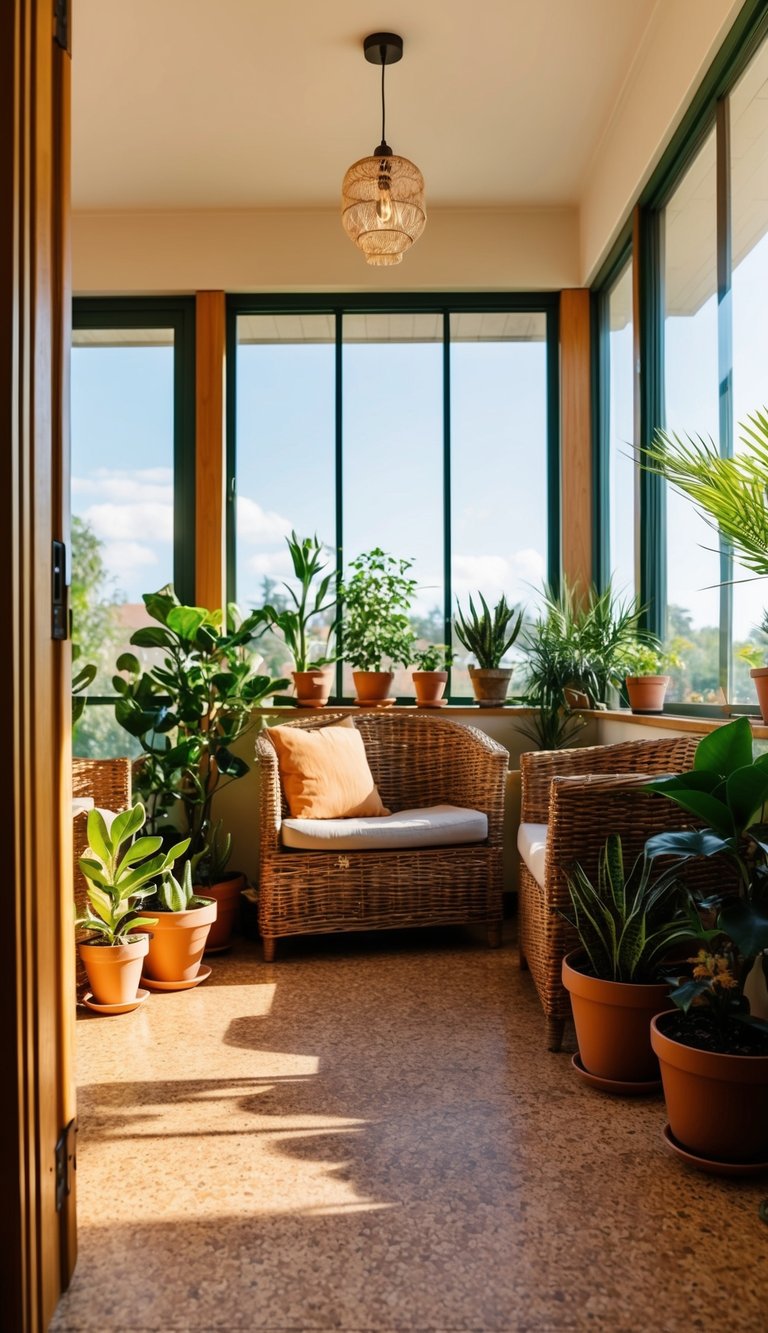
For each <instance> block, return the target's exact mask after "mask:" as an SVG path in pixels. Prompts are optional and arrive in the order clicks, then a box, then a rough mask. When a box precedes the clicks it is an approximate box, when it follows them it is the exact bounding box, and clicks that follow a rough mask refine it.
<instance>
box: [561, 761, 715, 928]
mask: <svg viewBox="0 0 768 1333" xmlns="http://www.w3.org/2000/svg"><path fill="white" fill-rule="evenodd" d="M647 782H648V775H645V774H642V775H641V774H637V773H632V774H628V773H624V774H621V773H615V774H612V775H600V774H591V775H582V776H578V777H570V778H567V777H556V778H553V780H552V789H551V797H550V806H549V810H550V818H549V821H548V833H547V854H546V866H545V884H546V890H545V892H546V897H547V902H548V906H549V907H550V908H555V909H557V908H564V907H569V906H570V896H569V893H568V875H569V873H570V871H571V870H572V868H573V866H574V865H575V864H576V863H577V862H578V863H579V864H580V865H581V866H583V868H584V870H585V871H586V873H587V874H588V875H589V876H590V877H591V876H593V875H595V874H596V872H597V866H598V862H599V858H600V855H601V852H602V849H603V847H604V845H605V840H606V838H607V837H608V835H609V834H611V833H618V834H619V835H620V837H621V841H622V849H623V853H624V861H625V866H626V868H627V869H629V868H630V867H631V865H632V863H633V862H634V860H635V859H636V858H637V857H638V856H640V855H641V854H642V851H643V848H644V846H645V843H646V841H647V839H648V838H650V837H651V835H652V834H654V833H662V832H665V831H667V830H668V829H681V828H686V827H690V826H691V825H696V823H697V821H695V820H694V819H693V818H692V817H690V816H688V815H686V813H685V812H684V811H683V810H681V809H680V807H679V806H677V805H675V803H674V802H673V801H669V800H667V799H666V798H665V797H663V796H660V795H658V794H656V793H654V792H648V791H645V790H644V788H645V787H646V785H647Z"/></svg>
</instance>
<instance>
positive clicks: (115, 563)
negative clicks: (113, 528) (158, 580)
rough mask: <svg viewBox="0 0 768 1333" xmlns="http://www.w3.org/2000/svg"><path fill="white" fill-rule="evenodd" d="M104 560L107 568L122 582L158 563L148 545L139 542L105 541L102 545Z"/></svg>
mask: <svg viewBox="0 0 768 1333" xmlns="http://www.w3.org/2000/svg"><path fill="white" fill-rule="evenodd" d="M104 562H105V564H106V565H107V567H108V569H110V570H111V572H112V573H113V574H114V575H115V576H116V578H118V579H119V580H121V581H122V582H124V583H127V582H128V581H129V580H130V579H131V578H132V577H133V576H135V575H136V574H138V573H139V571H140V570H143V569H146V567H147V566H148V565H156V564H157V563H158V560H157V555H156V554H155V552H154V551H153V550H152V548H151V547H149V546H144V545H143V544H142V543H141V542H121V541H114V542H107V544H106V545H105V547H104Z"/></svg>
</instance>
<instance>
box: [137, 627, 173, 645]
mask: <svg viewBox="0 0 768 1333" xmlns="http://www.w3.org/2000/svg"><path fill="white" fill-rule="evenodd" d="M130 642H131V643H132V644H133V645H134V647H136V648H170V647H171V646H172V644H173V639H172V638H171V636H170V634H168V633H167V631H166V630H164V629H161V628H160V626H159V625H146V626H144V627H143V628H142V629H137V630H134V632H133V634H132V635H131V638H130Z"/></svg>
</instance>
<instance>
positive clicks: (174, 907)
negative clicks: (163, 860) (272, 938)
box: [142, 861, 216, 990]
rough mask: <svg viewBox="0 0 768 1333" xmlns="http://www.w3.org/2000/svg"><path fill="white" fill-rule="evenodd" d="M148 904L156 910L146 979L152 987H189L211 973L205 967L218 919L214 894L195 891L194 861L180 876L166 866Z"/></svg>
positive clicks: (153, 988)
mask: <svg viewBox="0 0 768 1333" xmlns="http://www.w3.org/2000/svg"><path fill="white" fill-rule="evenodd" d="M147 906H148V907H151V910H152V911H153V912H154V913H156V918H155V920H154V922H153V925H152V934H151V938H150V942H149V949H148V950H147V956H146V959H145V961H144V974H143V977H142V980H143V982H144V984H145V986H147V988H148V989H149V990H187V989H189V987H191V986H197V985H198V984H199V983H200V982H201V981H205V979H206V977H209V976H210V975H211V969H210V968H209V967H201V965H200V962H201V959H202V957H203V951H204V949H205V945H206V940H207V938H208V932H209V930H210V928H211V926H212V924H213V922H214V921H215V920H216V903H215V901H214V900H213V898H208V897H201V896H199V895H198V894H196V893H195V890H194V886H193V884H192V865H191V862H189V861H185V863H184V874H183V877H182V879H181V882H179V880H178V879H176V877H175V876H174V875H173V874H172V873H171V871H170V870H166V871H165V872H164V873H163V876H162V879H161V880H160V883H159V884H158V885H157V887H156V890H155V892H154V894H153V896H152V897H151V898H149V899H148V900H147Z"/></svg>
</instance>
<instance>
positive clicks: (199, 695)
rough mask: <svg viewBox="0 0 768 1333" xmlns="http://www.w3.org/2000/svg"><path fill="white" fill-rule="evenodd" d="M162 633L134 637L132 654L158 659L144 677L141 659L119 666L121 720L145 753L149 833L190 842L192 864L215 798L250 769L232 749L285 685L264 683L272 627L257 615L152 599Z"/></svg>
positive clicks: (141, 782)
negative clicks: (261, 636)
mask: <svg viewBox="0 0 768 1333" xmlns="http://www.w3.org/2000/svg"><path fill="white" fill-rule="evenodd" d="M144 604H145V606H146V608H147V611H148V612H149V614H150V616H151V617H152V619H153V620H155V621H156V622H157V623H156V624H155V625H150V626H147V627H146V628H143V629H139V630H136V632H135V633H134V634H133V635H132V636H131V644H132V645H133V646H134V647H138V648H150V649H159V650H160V653H161V654H162V656H161V658H160V661H159V662H154V663H153V664H151V665H147V666H145V667H142V664H141V663H140V661H139V659H138V657H137V656H136V655H135V654H134V653H123V654H121V656H120V657H119V658H118V659H117V664H116V665H117V670H118V672H120V673H121V674H120V675H116V676H115V677H114V678H113V684H114V687H115V690H116V692H117V694H118V696H119V697H118V699H117V701H116V704H115V717H116V718H117V721H118V722H119V723H120V725H121V726H122V727H124V728H125V730H126V731H127V732H128V733H129V735H131V736H133V737H135V739H136V740H138V742H139V744H140V745H141V749H142V752H143V754H142V759H141V761H140V763H139V765H138V770H137V773H136V776H135V779H134V785H135V788H136V790H137V792H138V793H139V795H140V796H141V797H142V799H143V800H144V802H145V804H146V807H147V813H148V824H149V828H150V832H153V833H159V834H161V835H162V836H163V837H164V838H169V837H170V838H173V837H175V835H176V833H177V831H178V828H179V826H180V827H181V829H182V830H183V832H184V833H185V834H186V835H187V837H188V838H189V854H190V856H195V855H197V854H198V853H200V852H202V851H203V850H204V848H205V847H206V845H207V839H208V833H209V830H210V826H211V807H212V802H213V800H214V797H215V796H216V794H217V793H218V792H219V791H220V790H222V789H223V788H224V787H225V786H226V785H228V783H230V782H233V781H235V780H236V779H238V778H241V777H243V776H244V774H245V773H247V772H248V771H249V766H248V764H247V763H246V761H245V760H244V759H242V758H241V757H240V756H239V755H235V754H234V753H233V752H232V749H231V746H232V745H233V744H234V742H235V741H237V740H238V739H239V738H240V737H241V736H242V735H243V734H244V733H245V732H246V731H248V730H249V729H250V728H251V727H253V726H254V725H255V721H254V718H253V710H254V708H256V707H257V706H258V705H259V704H260V703H261V702H262V701H263V700H264V699H265V698H268V697H269V696H271V695H273V694H274V693H276V692H279V691H280V690H282V689H284V688H285V687H286V686H287V685H288V681H287V680H273V679H271V678H270V677H269V676H264V675H261V674H259V672H258V670H257V663H258V662H259V660H260V659H259V658H258V656H257V655H256V654H255V652H254V650H253V647H252V644H253V640H254V637H255V635H256V632H257V630H259V629H260V628H261V627H262V625H263V622H264V613H263V612H262V611H254V612H252V614H251V615H249V616H248V617H247V618H246V619H245V620H241V618H240V616H239V614H238V612H237V608H236V607H234V606H232V605H230V606H229V607H228V609H227V614H226V618H225V617H224V615H223V613H222V612H221V611H206V610H205V609H203V608H202V607H197V606H182V605H181V604H180V603H179V601H178V599H177V597H176V596H175V594H174V592H173V590H172V589H171V588H170V587H167V588H163V589H162V590H161V591H160V592H157V593H148V594H145V596H144Z"/></svg>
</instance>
